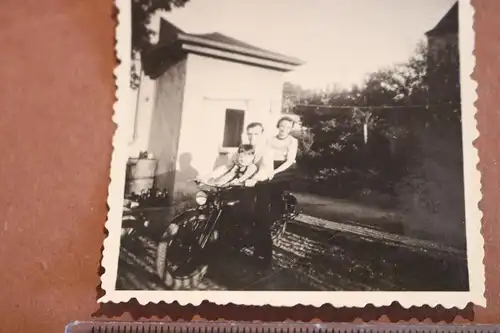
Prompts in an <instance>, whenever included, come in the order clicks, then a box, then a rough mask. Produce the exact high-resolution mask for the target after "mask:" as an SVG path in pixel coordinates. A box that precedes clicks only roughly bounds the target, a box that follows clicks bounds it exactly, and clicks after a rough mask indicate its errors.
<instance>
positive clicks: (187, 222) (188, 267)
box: [156, 211, 208, 290]
mask: <svg viewBox="0 0 500 333" xmlns="http://www.w3.org/2000/svg"><path fill="white" fill-rule="evenodd" d="M206 222H207V218H206V216H204V215H201V214H199V213H198V212H197V211H188V212H186V213H185V214H183V215H182V216H180V217H179V218H177V219H176V220H174V221H172V223H171V224H170V225H169V226H168V227H167V230H166V231H165V233H164V235H163V237H162V239H161V240H160V242H159V243H158V248H157V256H156V269H157V273H158V275H159V276H160V277H161V278H162V280H163V281H164V282H165V284H166V286H167V287H168V288H169V289H172V290H185V289H192V288H195V287H196V286H197V285H198V284H199V283H200V281H201V280H202V279H203V277H204V276H205V274H206V272H207V269H208V264H207V260H206V259H207V258H206V256H205V250H204V249H202V248H201V246H200V243H199V234H200V229H201V228H200V226H203V225H204V223H206Z"/></svg>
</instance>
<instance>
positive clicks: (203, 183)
mask: <svg viewBox="0 0 500 333" xmlns="http://www.w3.org/2000/svg"><path fill="white" fill-rule="evenodd" d="M193 182H194V183H195V184H196V185H198V186H200V185H204V186H209V187H213V188H216V189H230V188H235V187H244V184H230V185H229V184H224V185H214V184H208V183H206V182H203V181H201V180H199V179H194V180H193Z"/></svg>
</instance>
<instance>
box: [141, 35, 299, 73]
mask: <svg viewBox="0 0 500 333" xmlns="http://www.w3.org/2000/svg"><path fill="white" fill-rule="evenodd" d="M189 53H192V54H198V55H203V56H207V57H212V58H217V59H222V60H226V61H232V62H237V63H243V64H247V65H251V66H257V67H263V68H268V69H272V70H276V71H281V72H289V71H292V70H293V69H295V68H296V67H297V66H300V65H303V64H304V62H303V61H301V60H300V59H297V58H294V57H288V56H284V55H280V54H276V53H273V52H266V51H264V50H256V49H253V48H246V47H242V46H238V45H232V44H229V43H224V42H220V41H215V40H211V39H208V38H203V37H200V36H195V35H190V34H186V33H182V32H179V33H177V36H176V38H175V40H174V41H173V42H168V43H160V44H157V45H155V46H153V47H152V48H151V49H149V50H148V51H147V52H144V54H143V55H142V59H143V68H144V71H145V73H146V74H147V75H148V76H151V77H152V78H157V77H159V76H160V75H161V74H162V73H163V72H164V71H165V70H166V68H168V67H169V66H170V65H171V64H173V63H175V62H178V61H179V60H181V59H183V58H185V57H186V56H187V54H189Z"/></svg>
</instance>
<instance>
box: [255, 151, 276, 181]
mask: <svg viewBox="0 0 500 333" xmlns="http://www.w3.org/2000/svg"><path fill="white" fill-rule="evenodd" d="M273 162H274V161H273V154H272V151H271V149H266V152H265V153H264V155H263V156H262V159H261V161H260V163H259V166H258V167H259V170H258V171H257V173H256V174H255V175H254V176H253V177H252V178H251V180H255V181H258V182H261V181H265V180H268V179H270V178H272V175H273V167H274V165H273Z"/></svg>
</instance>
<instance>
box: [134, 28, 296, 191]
mask: <svg viewBox="0 0 500 333" xmlns="http://www.w3.org/2000/svg"><path fill="white" fill-rule="evenodd" d="M158 37H159V40H158V43H157V44H156V45H155V46H154V47H153V48H152V49H151V50H150V51H148V52H147V53H144V54H142V55H141V57H142V68H143V70H144V73H145V75H143V76H142V81H141V86H140V88H139V93H138V102H137V111H136V115H135V118H136V120H135V130H134V131H135V134H134V141H133V143H132V144H131V152H130V155H131V157H133V156H134V155H137V154H138V152H140V151H148V152H149V153H152V154H153V156H154V157H155V158H156V159H157V160H158V166H157V169H156V175H155V185H156V186H157V187H159V188H166V189H167V190H169V191H170V193H172V192H174V193H176V192H189V191H187V190H186V189H187V187H189V186H187V185H186V184H187V182H186V181H187V180H188V179H192V178H194V177H195V176H196V175H198V174H205V173H207V172H210V171H211V170H212V169H213V168H214V166H216V165H217V164H220V163H223V161H224V160H225V159H227V158H228V154H230V153H232V152H234V151H235V150H236V147H237V146H238V145H239V144H240V142H241V141H242V140H244V139H245V135H244V128H245V126H246V125H247V124H248V123H250V122H254V121H259V122H262V123H263V124H264V126H265V128H266V132H267V133H268V134H274V132H275V130H276V126H275V125H276V120H277V119H278V118H279V117H280V115H281V110H282V105H281V103H282V101H281V97H282V88H283V82H284V78H283V74H284V73H285V72H288V71H291V70H293V69H294V68H295V67H296V66H298V65H301V64H302V62H301V61H300V60H298V59H295V58H292V57H288V56H285V55H281V54H278V53H274V52H270V51H267V50H264V49H261V48H257V47H255V46H252V45H249V44H246V43H244V42H241V41H239V40H236V39H233V38H231V37H228V36H225V35H223V34H220V33H210V34H200V35H195V34H188V33H185V32H183V31H182V30H180V29H179V28H177V27H175V26H174V25H172V24H171V23H169V22H168V21H166V20H164V19H162V20H161V23H160V29H159V36H158Z"/></svg>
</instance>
